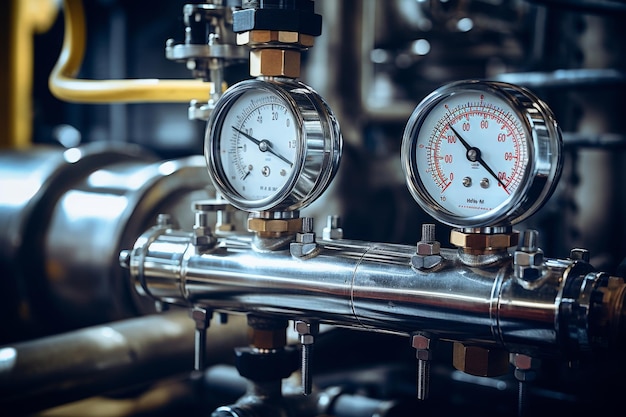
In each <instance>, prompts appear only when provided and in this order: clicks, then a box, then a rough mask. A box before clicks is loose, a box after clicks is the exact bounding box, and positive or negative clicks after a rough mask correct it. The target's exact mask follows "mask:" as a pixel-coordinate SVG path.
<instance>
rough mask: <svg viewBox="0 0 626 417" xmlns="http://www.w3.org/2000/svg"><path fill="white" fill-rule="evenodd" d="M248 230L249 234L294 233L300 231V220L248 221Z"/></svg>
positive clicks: (254, 219)
mask: <svg viewBox="0 0 626 417" xmlns="http://www.w3.org/2000/svg"><path fill="white" fill-rule="evenodd" d="M248 230H249V231H251V232H266V233H277V234H281V233H289V232H291V233H296V232H299V231H300V230H302V218H297V219H284V220H283V219H260V218H257V217H251V218H249V219H248Z"/></svg>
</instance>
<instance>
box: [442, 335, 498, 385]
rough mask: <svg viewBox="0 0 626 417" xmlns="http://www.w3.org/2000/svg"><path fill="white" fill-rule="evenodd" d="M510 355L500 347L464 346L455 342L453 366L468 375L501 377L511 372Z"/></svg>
mask: <svg viewBox="0 0 626 417" xmlns="http://www.w3.org/2000/svg"><path fill="white" fill-rule="evenodd" d="M508 356H509V355H508V353H507V352H506V351H505V350H503V349H501V348H498V347H483V346H471V345H464V344H462V343H458V342H455V343H454V348H453V357H452V364H453V365H454V367H455V368H456V369H458V370H459V371H461V372H465V373H466V374H470V375H476V376H490V377H493V376H500V375H504V374H506V373H507V372H508V370H509V357H508Z"/></svg>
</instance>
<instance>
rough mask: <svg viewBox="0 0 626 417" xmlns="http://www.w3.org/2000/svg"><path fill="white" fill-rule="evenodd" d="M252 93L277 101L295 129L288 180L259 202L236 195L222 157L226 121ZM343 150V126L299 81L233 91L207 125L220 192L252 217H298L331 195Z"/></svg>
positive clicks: (262, 81)
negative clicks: (323, 196) (253, 214)
mask: <svg viewBox="0 0 626 417" xmlns="http://www.w3.org/2000/svg"><path fill="white" fill-rule="evenodd" d="M250 91H256V92H258V91H262V92H265V93H268V94H271V95H274V96H276V97H277V98H278V100H280V102H281V104H284V106H285V107H286V108H287V109H288V111H289V112H290V113H291V116H292V117H293V120H294V121H295V124H296V129H295V130H296V136H297V137H296V158H295V160H294V161H293V164H294V166H293V169H292V171H291V174H290V177H289V179H288V180H287V181H286V182H285V183H284V185H283V186H282V187H281V188H280V189H279V190H278V191H276V192H274V193H273V194H271V195H269V196H267V197H265V198H260V199H249V198H245V197H243V196H242V195H241V194H240V193H238V192H237V191H236V190H235V188H234V187H233V186H232V184H231V182H230V181H229V179H228V177H227V175H226V174H225V170H224V167H223V166H222V160H221V158H220V157H219V155H220V152H221V149H220V140H219V139H220V136H221V135H222V131H223V129H224V121H225V118H226V115H227V114H228V113H229V112H230V111H231V110H232V109H233V106H234V105H235V104H236V103H237V101H238V100H240V99H242V97H243V96H244V94H245V93H247V92H250ZM342 147H343V139H342V136H341V132H340V129H339V123H338V121H337V119H336V117H335V116H334V114H333V113H332V111H331V110H330V107H329V106H328V105H327V103H326V102H325V101H324V100H323V99H322V97H321V96H320V95H319V94H317V92H315V91H314V90H313V89H312V88H311V87H309V86H307V85H306V84H304V83H302V82H299V81H296V80H292V79H284V78H275V77H261V78H256V79H250V80H245V81H241V82H239V83H237V84H235V85H233V86H232V87H230V88H229V89H228V90H226V92H225V93H224V94H223V96H222V97H221V98H220V99H219V100H218V102H217V103H216V106H215V108H214V110H213V112H212V114H211V118H210V119H209V122H208V125H207V130H206V135H205V149H204V153H205V158H206V161H207V166H208V170H209V175H210V177H211V180H212V182H213V184H214V186H215V188H216V190H217V191H218V193H220V194H221V195H222V196H223V197H224V198H225V199H226V200H227V201H228V202H230V203H231V204H232V205H233V206H235V207H237V208H239V209H240V210H244V211H249V212H270V211H271V212H294V211H297V210H300V209H302V208H304V207H306V206H307V205H309V204H310V203H312V202H313V201H314V200H316V199H317V198H318V197H319V196H320V195H321V194H322V193H323V192H324V191H325V190H326V189H327V187H328V186H329V184H330V183H331V181H332V179H333V178H334V176H335V174H336V172H337V170H338V168H339V162H340V160H341V154H342Z"/></svg>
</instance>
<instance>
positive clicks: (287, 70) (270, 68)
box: [250, 48, 300, 78]
mask: <svg viewBox="0 0 626 417" xmlns="http://www.w3.org/2000/svg"><path fill="white" fill-rule="evenodd" d="M250 75H251V76H253V77H259V76H267V77H289V78H298V77H299V76H300V51H298V50H295V49H276V48H263V49H254V50H252V51H250Z"/></svg>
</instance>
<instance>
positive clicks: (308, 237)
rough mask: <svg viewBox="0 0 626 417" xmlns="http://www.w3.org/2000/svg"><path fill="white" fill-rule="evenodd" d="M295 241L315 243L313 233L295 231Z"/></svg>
mask: <svg viewBox="0 0 626 417" xmlns="http://www.w3.org/2000/svg"><path fill="white" fill-rule="evenodd" d="M296 242H298V243H315V233H296Z"/></svg>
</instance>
